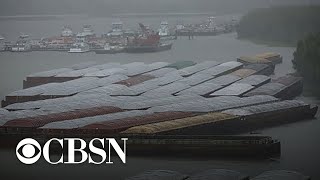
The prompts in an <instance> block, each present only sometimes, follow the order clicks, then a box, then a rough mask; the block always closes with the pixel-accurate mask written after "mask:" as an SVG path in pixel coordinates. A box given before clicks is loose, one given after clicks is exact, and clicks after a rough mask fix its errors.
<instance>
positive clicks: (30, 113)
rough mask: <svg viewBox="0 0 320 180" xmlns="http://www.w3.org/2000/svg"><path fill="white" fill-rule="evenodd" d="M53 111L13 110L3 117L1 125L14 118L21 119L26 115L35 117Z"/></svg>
mask: <svg viewBox="0 0 320 180" xmlns="http://www.w3.org/2000/svg"><path fill="white" fill-rule="evenodd" d="M48 113H51V112H50V111H49V112H48V111H42V110H22V111H13V112H9V113H8V114H6V115H5V116H4V117H2V118H1V121H0V126H2V125H4V124H5V123H6V122H7V121H10V120H13V119H20V118H26V117H35V116H40V115H44V114H48Z"/></svg>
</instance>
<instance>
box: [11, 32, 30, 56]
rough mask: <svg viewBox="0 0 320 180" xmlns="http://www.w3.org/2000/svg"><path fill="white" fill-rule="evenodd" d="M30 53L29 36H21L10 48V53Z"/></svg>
mask: <svg viewBox="0 0 320 180" xmlns="http://www.w3.org/2000/svg"><path fill="white" fill-rule="evenodd" d="M28 51H31V43H30V40H29V35H27V34H21V35H20V36H19V39H18V41H17V42H16V44H14V45H13V46H12V48H11V52H28Z"/></svg>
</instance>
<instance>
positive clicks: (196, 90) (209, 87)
mask: <svg viewBox="0 0 320 180" xmlns="http://www.w3.org/2000/svg"><path fill="white" fill-rule="evenodd" d="M221 88H222V86H220V85H217V84H215V83H210V82H204V83H202V84H198V85H196V86H193V87H191V88H189V89H186V90H183V91H180V92H179V93H177V95H186V94H197V95H201V96H203V95H207V94H210V93H212V92H214V91H216V90H218V89H221Z"/></svg>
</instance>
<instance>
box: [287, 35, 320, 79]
mask: <svg viewBox="0 0 320 180" xmlns="http://www.w3.org/2000/svg"><path fill="white" fill-rule="evenodd" d="M293 55H294V59H293V60H292V62H293V65H294V68H295V69H296V70H297V71H298V72H299V73H300V74H301V75H302V76H303V77H304V78H305V79H306V80H307V81H311V82H316V83H319V82H320V32H319V33H317V34H309V35H307V36H306V37H305V38H304V39H303V40H300V41H299V42H298V45H297V49H296V51H295V52H294V54H293Z"/></svg>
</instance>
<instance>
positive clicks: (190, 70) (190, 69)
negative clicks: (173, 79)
mask: <svg viewBox="0 0 320 180" xmlns="http://www.w3.org/2000/svg"><path fill="white" fill-rule="evenodd" d="M218 64H219V63H218V62H216V61H204V62H201V63H198V64H196V65H193V66H189V67H186V68H183V69H180V70H179V74H180V75H181V76H190V75H192V74H194V73H197V72H199V71H202V70H205V69H209V68H211V67H213V66H216V65H218Z"/></svg>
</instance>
